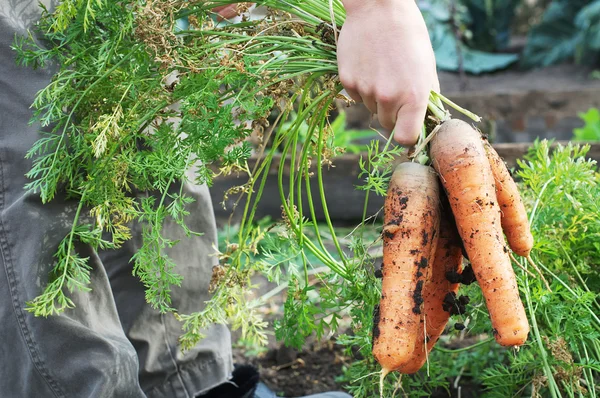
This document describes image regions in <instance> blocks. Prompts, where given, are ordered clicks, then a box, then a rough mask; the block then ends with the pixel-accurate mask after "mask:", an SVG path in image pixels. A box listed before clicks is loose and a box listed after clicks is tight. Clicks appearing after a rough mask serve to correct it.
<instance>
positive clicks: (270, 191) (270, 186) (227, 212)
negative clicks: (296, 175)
mask: <svg viewBox="0 0 600 398" xmlns="http://www.w3.org/2000/svg"><path fill="white" fill-rule="evenodd" d="M590 145H591V149H590V152H589V153H588V156H589V157H590V158H591V159H594V160H596V161H600V143H591V144H590ZM529 146H530V143H500V144H495V145H494V147H495V148H496V150H497V151H498V153H499V154H500V156H501V157H502V158H503V159H504V160H505V161H506V163H507V164H508V165H509V166H510V167H515V166H516V165H517V159H522V158H523V156H524V155H525V154H526V153H527V150H528V148H529ZM360 157H361V155H343V156H340V157H337V158H335V159H334V161H333V167H331V168H329V169H328V170H327V169H326V170H325V171H324V172H323V180H324V186H325V188H326V192H327V201H328V202H329V203H336V204H338V205H336V206H331V207H330V208H329V215H330V217H331V219H332V220H333V221H334V222H336V223H340V224H352V223H358V222H360V220H361V219H362V215H363V211H364V208H363V205H364V195H365V193H364V191H360V190H357V189H356V188H355V186H356V185H358V184H360V179H359V173H360V168H359V160H360ZM398 161H402V159H399V160H398ZM254 163H255V159H251V160H250V168H251V169H252V167H253V165H254ZM288 167H289V166H288ZM278 168H279V161H278V159H274V161H273V162H272V164H271V170H270V171H269V178H268V179H267V181H266V184H265V189H264V192H263V196H262V199H261V202H260V205H259V207H258V209H257V211H256V219H261V218H263V217H271V218H274V219H278V218H279V217H280V216H281V199H280V196H279V188H278V186H277V172H278ZM288 175H289V174H288V171H287V170H285V171H284V179H285V178H286V177H287V176H288ZM246 180H247V176H244V175H240V176H235V175H230V176H227V177H219V178H217V179H215V181H214V185H213V187H212V188H211V193H212V200H213V206H214V209H215V215H216V217H217V220H218V221H219V223H225V222H228V221H234V222H235V220H237V218H238V217H240V216H241V212H239V211H238V212H234V213H233V214H232V211H231V210H232V209H233V208H234V204H235V202H236V201H237V200H238V196H237V195H232V196H230V197H229V198H228V199H227V200H226V201H225V202H224V203H223V197H224V194H225V192H226V191H227V190H228V189H230V188H231V187H234V186H236V185H241V184H243V183H245V182H246ZM285 185H286V183H284V186H285ZM316 189H317V187H316V181H315V186H314V187H313V192H316ZM243 203H244V202H243V200H242V201H240V203H238V207H240V208H242V206H243ZM304 204H305V206H306V202H305V203H304ZM382 206H383V198H382V197H377V196H375V195H371V198H370V199H369V203H368V207H367V214H375V213H377V212H378V211H379V210H380V209H381V207H382ZM316 213H317V214H316V215H317V218H318V219H320V220H322V219H323V214H322V212H320V208H319V206H317V208H316ZM230 217H231V218H230Z"/></svg>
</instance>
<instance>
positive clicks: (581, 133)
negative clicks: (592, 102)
mask: <svg viewBox="0 0 600 398" xmlns="http://www.w3.org/2000/svg"><path fill="white" fill-rule="evenodd" d="M579 117H580V118H581V119H582V120H583V122H584V123H585V125H584V126H583V127H581V128H576V129H575V130H573V138H574V139H575V140H576V141H600V111H599V110H598V108H590V109H589V110H588V111H587V112H583V113H580V114H579Z"/></svg>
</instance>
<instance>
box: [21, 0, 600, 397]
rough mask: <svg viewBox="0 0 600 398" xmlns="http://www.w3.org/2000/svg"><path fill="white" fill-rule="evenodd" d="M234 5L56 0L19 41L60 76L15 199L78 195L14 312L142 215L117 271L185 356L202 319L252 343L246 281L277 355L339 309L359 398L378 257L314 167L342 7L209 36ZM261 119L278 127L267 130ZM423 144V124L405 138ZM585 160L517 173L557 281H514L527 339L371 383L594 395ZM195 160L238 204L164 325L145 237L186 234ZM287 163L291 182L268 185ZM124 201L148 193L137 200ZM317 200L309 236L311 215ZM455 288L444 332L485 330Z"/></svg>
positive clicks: (380, 156)
mask: <svg viewBox="0 0 600 398" xmlns="http://www.w3.org/2000/svg"><path fill="white" fill-rule="evenodd" d="M232 2H233V1H231V0H228V1H215V2H205V1H203V2H198V3H195V2H187V1H183V0H181V1H179V0H154V1H147V0H145V1H139V2H138V1H134V0H132V1H130V2H125V3H124V2H108V1H105V2H103V1H98V2H88V3H85V4H83V3H81V2H79V1H75V0H73V1H70V0H68V1H66V2H64V3H63V4H67V5H66V6H63V7H61V8H59V9H57V11H56V12H55V13H54V14H49V13H46V14H45V16H44V18H43V19H42V22H41V25H40V31H41V32H45V39H46V40H47V41H48V42H49V43H50V44H51V45H52V47H51V48H50V49H45V48H43V47H40V46H39V44H38V42H36V41H34V40H33V39H32V38H30V39H18V40H17V42H16V44H15V48H16V49H17V51H18V54H19V59H20V61H21V62H22V63H23V64H26V65H31V66H39V65H43V64H45V63H48V62H57V63H59V64H60V65H61V69H60V71H59V72H58V74H57V75H56V76H55V77H54V79H53V81H52V83H51V84H50V85H49V86H48V87H46V88H45V89H44V90H42V91H41V92H40V93H39V95H38V97H37V98H36V101H35V103H34V109H35V110H36V115H35V117H36V120H39V121H40V122H41V123H42V124H44V125H53V126H54V129H53V130H52V132H51V133H50V134H48V135H47V136H45V137H44V138H42V139H41V140H40V141H39V142H38V143H37V144H36V145H35V147H34V148H32V150H31V152H30V156H31V157H34V158H35V163H34V167H33V169H32V170H31V172H30V173H29V177H30V178H31V179H32V182H31V184H30V185H29V188H30V189H31V190H33V191H36V192H38V193H39V194H40V196H41V199H42V201H44V202H47V201H50V200H52V199H53V198H54V197H55V196H56V195H62V194H64V191H63V187H64V189H66V192H67V193H68V194H69V195H70V197H72V198H73V199H74V200H78V201H79V207H78V210H77V213H76V215H75V218H74V220H73V224H72V225H73V226H72V230H71V231H70V233H69V234H68V235H67V236H66V237H65V238H64V241H63V243H61V245H60V246H59V248H58V251H57V256H56V257H57V261H56V264H55V268H54V271H53V274H52V275H51V278H50V282H49V284H48V285H47V286H46V288H45V289H44V291H43V292H42V293H41V295H40V296H38V297H37V298H35V299H34V300H33V301H32V302H30V303H29V304H28V309H29V310H30V311H32V312H34V313H35V314H36V315H43V316H47V315H52V314H56V313H58V312H60V311H63V310H64V309H65V308H68V307H70V306H72V305H73V303H72V302H70V301H69V299H68V291H69V290H72V289H88V288H90V286H89V276H88V273H89V270H88V268H87V262H86V259H82V258H79V257H77V256H76V254H75V253H74V250H73V242H75V241H76V240H79V241H82V242H85V243H87V244H89V245H91V246H92V247H94V248H97V249H111V248H115V247H118V246H119V245H121V244H122V243H123V242H124V241H125V240H127V239H128V238H129V237H130V236H129V235H130V233H129V229H128V224H129V223H130V222H132V221H135V222H141V223H143V224H144V226H145V228H144V233H143V245H142V248H141V249H140V250H139V252H138V253H137V254H136V256H135V257H134V260H135V264H134V268H133V272H134V273H135V274H136V275H137V276H138V277H139V278H140V280H141V282H142V283H144V285H145V286H146V290H147V300H148V302H149V303H150V304H151V305H153V306H154V307H155V308H158V309H159V310H161V311H163V312H167V313H173V315H174V316H176V317H178V319H180V320H181V321H182V327H183V332H184V333H183V335H182V337H181V348H182V349H186V348H189V347H190V346H192V345H194V344H195V343H196V342H197V341H198V340H199V339H200V338H202V330H203V329H204V328H205V327H206V326H208V325H210V324H212V323H215V322H217V323H226V322H229V323H230V324H231V325H232V327H234V328H240V329H241V330H242V335H243V336H242V338H243V341H244V343H245V344H263V343H265V341H266V335H265V331H264V328H265V323H264V321H263V319H262V315H261V313H260V311H259V309H260V306H261V305H262V304H263V301H262V300H260V299H253V298H250V297H249V295H248V291H249V290H250V289H251V286H252V281H251V276H252V274H253V273H255V272H261V273H263V274H265V275H266V276H267V277H268V278H269V280H271V281H275V282H278V283H279V282H285V283H286V286H287V296H286V297H287V298H286V302H285V313H284V315H283V317H282V319H281V320H279V322H278V323H277V325H276V334H277V336H278V338H280V339H282V340H284V341H286V342H287V343H289V344H292V345H295V346H301V345H302V344H303V342H304V339H305V338H306V337H307V336H308V335H312V334H314V335H317V336H323V335H325V334H326V333H330V332H331V333H336V332H338V331H339V330H338V329H339V327H340V319H341V317H343V316H350V318H351V329H352V332H351V333H348V334H343V335H341V336H340V337H339V342H340V344H344V345H345V346H346V347H347V349H348V351H349V352H350V351H351V350H352V348H354V349H355V350H357V351H358V352H359V354H360V356H359V357H358V358H357V361H356V362H355V363H354V364H353V365H352V366H350V367H349V368H348V369H347V372H346V377H347V380H348V382H349V389H350V390H351V391H352V392H353V393H355V395H356V396H357V397H361V396H362V397H367V396H373V395H374V391H375V390H374V389H375V388H377V387H375V386H376V385H377V383H374V382H373V379H374V378H378V377H379V375H378V374H377V373H378V372H377V371H378V366H377V365H376V363H375V361H374V360H373V358H372V356H371V336H372V333H371V330H372V316H373V308H374V305H375V304H376V303H378V302H379V299H380V297H381V292H380V282H379V281H378V279H377V278H376V277H375V275H374V267H373V263H374V261H375V259H376V258H377V255H376V253H375V252H374V250H373V249H376V248H377V246H378V245H381V241H380V239H379V236H378V234H373V233H372V229H373V227H372V226H371V225H372V224H374V223H375V220H376V217H374V215H369V214H366V210H365V214H364V217H363V222H362V223H361V224H360V225H359V226H358V227H357V228H356V229H354V230H353V231H352V232H351V233H350V234H349V235H347V236H340V235H339V234H338V233H337V231H336V229H335V228H334V226H333V223H332V220H331V218H330V217H329V212H328V206H330V205H331V204H329V203H328V202H327V194H326V187H325V186H324V183H323V175H324V173H325V172H326V171H325V170H326V169H327V167H329V166H330V165H331V164H332V162H333V160H332V159H333V158H334V157H335V155H336V154H338V153H339V152H340V149H339V148H337V147H336V146H335V145H336V141H335V139H334V134H335V128H334V127H335V126H332V124H331V123H330V122H329V119H328V114H329V112H330V111H331V109H332V104H333V101H334V100H335V98H336V97H337V96H338V93H339V91H340V89H341V86H340V84H339V81H338V80H337V75H336V73H337V66H336V61H335V59H336V57H335V35H336V30H335V29H336V28H339V27H340V26H341V25H342V24H343V20H344V11H343V8H342V5H341V3H340V2H339V1H337V0H336V1H333V3H332V7H333V8H332V10H333V14H334V18H333V20H332V17H331V13H330V11H331V10H330V8H329V7H330V3H329V2H325V1H320V0H290V1H286V2H280V1H275V0H264V1H260V2H259V3H260V4H263V5H266V6H269V7H271V8H270V11H269V14H268V16H267V17H266V18H265V19H264V20H259V21H243V22H240V23H238V24H231V25H227V26H220V27H217V26H215V25H214V23H213V19H212V15H211V11H210V10H211V9H212V7H214V6H218V5H224V4H228V3H232ZM282 17H285V19H282ZM186 18H187V20H188V23H189V26H188V28H186V29H185V30H182V29H181V28H177V25H176V21H178V20H181V19H186ZM169 82H170V83H169ZM445 106H448V107H452V108H455V109H457V110H458V111H460V112H463V113H465V114H467V115H470V116H471V117H472V118H474V119H477V117H476V116H475V115H472V114H470V113H469V112H468V111H466V110H463V109H461V108H460V107H458V106H457V105H455V104H453V103H452V102H451V101H449V100H448V99H446V98H444V97H443V96H441V95H438V94H436V93H432V94H431V97H430V102H429V111H430V112H431V115H432V119H428V122H431V123H433V124H435V123H437V122H439V121H440V120H443V119H445V118H446V117H447V116H448V111H447V110H446V109H445V108H444V107H445ZM274 110H276V111H277V114H278V116H277V120H275V121H274V122H273V124H272V125H270V126H269V122H268V117H269V115H271V114H272V113H273V111H274ZM174 120H177V122H174ZM287 122H291V123H288V124H286V123H287ZM252 130H255V132H256V133H257V134H258V135H260V134H264V135H265V137H263V138H264V142H272V143H273V145H272V146H271V147H269V148H267V147H265V146H263V147H260V148H259V149H258V151H257V152H258V154H259V155H260V156H261V161H260V162H258V163H257V165H256V166H255V167H253V168H250V167H249V166H248V164H247V162H246V160H247V158H248V156H249V155H250V149H249V145H248V144H247V143H246V140H245V139H246V137H248V135H249V134H250V133H251V131H252ZM424 135H425V129H424V131H423V135H422V137H421V141H420V144H422V143H423V140H424ZM269 138H272V141H270V140H269ZM338 142H339V141H338ZM275 153H279V154H280V155H281V156H280V158H279V160H278V162H279V163H278V164H277V166H278V167H277V168H276V170H277V179H278V186H279V194H280V199H281V203H282V221H281V222H278V223H277V224H276V225H272V224H270V225H267V224H260V223H255V222H254V221H255V220H254V216H255V212H256V209H257V206H258V204H259V202H260V198H261V195H262V193H263V190H264V186H265V182H266V178H267V176H268V174H269V171H270V170H272V168H271V165H272V164H273V161H276V160H275V159H277V158H276V157H275V156H274V155H275ZM400 153H401V148H399V147H395V146H393V145H392V144H391V138H390V139H389V140H388V141H387V142H386V143H382V142H380V141H373V142H372V143H371V144H370V145H369V147H368V153H367V155H366V156H365V157H364V158H363V159H362V160H361V161H360V163H359V167H360V171H361V173H360V178H361V184H362V185H360V186H359V188H361V189H363V190H364V191H365V209H367V206H366V204H367V202H368V200H369V196H370V195H371V194H380V195H381V194H384V193H385V187H386V186H387V182H388V179H389V176H390V172H391V170H392V162H393V160H394V159H395V158H396V157H397V156H398V155H400ZM584 156H585V149H581V148H578V147H573V146H570V147H568V148H566V149H565V148H562V149H560V148H559V150H557V151H556V152H555V153H554V154H553V156H550V152H549V145H548V143H545V142H542V143H537V144H536V147H535V149H534V151H532V152H531V153H530V155H529V157H528V159H527V163H522V165H521V167H522V169H523V171H522V173H521V177H522V178H523V181H524V184H525V187H526V189H525V198H526V199H527V201H528V203H529V204H530V209H531V219H532V226H533V229H534V233H535V236H536V238H537V240H538V243H537V247H536V249H537V252H538V254H537V255H536V256H535V260H536V261H538V262H539V263H540V264H541V265H542V267H543V268H544V269H545V270H546V272H547V273H548V274H549V275H552V276H553V278H554V279H553V284H552V287H553V290H554V293H549V292H547V291H545V290H544V289H543V287H542V285H541V284H540V282H539V281H537V280H529V279H528V277H527V275H526V274H520V275H519V278H520V287H521V289H522V290H523V294H524V297H525V298H526V302H527V307H528V311H529V316H530V317H531V320H532V326H533V331H534V332H533V336H532V341H531V343H530V345H528V346H526V347H524V348H523V349H522V350H521V351H520V352H519V353H507V352H506V351H504V350H501V349H499V348H498V347H497V346H496V345H494V344H492V343H491V339H483V340H480V341H477V342H475V343H474V344H472V345H471V346H468V347H463V348H444V347H439V348H438V349H436V351H435V352H434V354H433V355H432V357H431V361H430V363H429V366H428V373H426V372H427V370H425V371H422V372H420V373H418V374H417V375H416V376H414V377H405V378H403V379H402V380H400V379H399V378H398V377H397V376H395V377H396V378H395V379H394V378H392V377H390V378H388V379H387V380H386V384H385V387H384V388H385V393H386V395H388V393H389V395H391V393H392V391H394V390H396V389H397V388H404V389H405V391H408V393H409V394H410V395H412V396H423V395H429V394H430V393H432V392H433V391H434V390H435V389H437V388H448V377H459V376H460V375H468V376H469V377H472V378H473V379H474V380H477V382H481V383H484V384H485V385H486V386H487V387H488V388H489V391H490V394H494V393H497V392H499V391H509V392H514V395H517V393H520V392H522V391H525V390H526V389H527V388H530V389H531V388H535V389H536V390H535V391H534V392H536V391H542V393H546V391H548V392H549V393H550V394H551V395H552V396H561V395H565V396H569V395H575V394H576V393H579V392H581V393H582V394H583V390H582V388H585V389H586V390H587V391H588V392H590V394H591V396H594V395H593V394H596V390H595V381H596V380H597V377H598V361H599V355H598V354H599V353H600V348H599V347H598V330H599V328H600V326H599V325H598V317H597V315H596V314H595V310H596V309H597V306H598V304H597V293H596V292H597V291H598V290H599V289H598V280H599V278H598V266H597V262H598V258H599V257H600V256H599V255H598V250H599V246H598V243H597V242H598V233H599V231H600V227H599V226H598V218H597V217H595V218H594V217H593V215H594V214H598V210H600V209H598V203H597V202H596V199H597V197H598V194H599V192H598V176H597V173H596V172H595V171H594V167H595V165H594V164H593V163H591V162H586V161H585V160H584V159H583V157H584ZM192 166H196V167H197V170H198V171H197V173H196V176H195V181H196V182H198V183H207V184H210V183H211V182H212V180H213V178H214V176H215V174H216V173H222V174H227V173H231V172H234V171H236V172H242V173H245V174H247V175H248V182H247V183H246V184H244V185H242V186H240V187H237V188H236V189H235V190H234V191H236V192H238V193H241V194H242V195H244V196H245V199H246V200H245V205H244V206H243V208H241V209H239V210H241V212H242V221H241V223H240V225H239V226H238V227H237V228H236V229H235V230H232V233H235V235H236V238H235V240H233V239H232V240H231V241H230V242H227V244H225V245H224V246H222V249H221V251H220V252H219V253H218V255H219V260H220V264H219V266H217V267H215V269H214V270H213V278H212V280H211V291H212V292H213V297H212V298H211V300H210V301H208V302H207V303H205V305H204V306H203V307H202V306H201V305H200V304H199V309H198V311H197V312H195V313H192V314H180V313H178V312H177V309H176V308H172V306H171V302H170V295H169V292H170V289H171V287H172V286H173V285H177V284H178V283H179V281H180V277H179V276H178V275H177V268H176V265H175V264H174V263H173V262H172V260H170V259H169V258H168V257H167V256H166V255H165V254H164V249H165V248H167V247H172V246H174V245H175V244H176V242H173V241H171V240H169V239H168V238H167V237H165V236H163V235H162V233H161V228H162V225H163V224H164V222H165V220H167V219H169V218H171V219H172V220H174V221H176V222H177V223H178V224H179V225H181V228H183V230H184V231H185V232H186V233H189V234H192V233H194V232H193V231H190V230H189V229H188V228H187V227H186V225H185V218H186V217H185V216H186V214H187V212H188V211H189V210H188V209H189V206H190V204H191V199H190V198H188V197H186V196H185V195H183V194H182V191H181V182H182V181H185V180H186V178H187V177H186V176H187V172H188V171H189V169H190V168H192ZM215 169H216V170H217V171H215ZM286 169H287V170H289V179H284V170H286ZM315 181H316V183H317V184H316V185H317V187H318V189H317V190H316V191H315V192H313V191H311V189H313V188H312V187H313V186H314V185H313V184H311V182H315ZM133 190H144V191H150V192H151V193H152V194H151V195H149V196H148V197H147V198H145V199H139V198H136V197H135V196H133V195H132V194H131V192H132V191H133ZM304 193H306V195H304ZM231 194H233V191H232V192H231ZM304 196H306V198H307V201H306V202H307V203H306V205H303V197H304ZM317 206H320V207H321V208H322V211H323V214H324V216H325V220H324V224H318V223H317V222H316V216H315V213H316V209H317ZM87 208H90V209H92V210H91V215H92V216H93V217H92V218H91V219H92V220H93V222H92V223H88V222H86V221H84V220H85V219H87V217H83V215H84V213H85V212H86V210H85V209H87ZM325 237H327V244H326V241H325ZM524 266H526V265H524ZM323 267H324V268H323ZM317 271H318V272H317ZM575 271H576V272H575ZM571 272H574V275H575V276H574V277H573V274H571ZM313 277H316V278H318V279H317V281H316V282H315V281H314V280H313V279H311V278H313ZM469 292H471V293H469V294H472V299H473V301H472V304H471V306H472V308H473V311H472V312H471V315H470V317H469V318H468V319H461V320H462V321H463V323H467V320H468V321H469V322H468V323H469V330H470V331H472V333H474V334H480V333H483V332H488V333H489V332H491V327H490V325H489V323H488V322H489V321H486V319H487V317H486V316H485V306H484V305H483V300H482V299H481V295H480V293H479V292H478V288H477V287H476V286H473V287H470V288H469ZM263 300H264V298H263ZM558 337H563V338H564V339H565V342H566V343H563V342H562V341H560V340H559V338H558ZM565 346H566V347H567V348H565ZM444 350H445V351H444ZM565 352H568V353H570V355H571V357H569V356H568V355H566V354H565V355H563V354H564V353H565ZM505 358H507V359H506V360H504V359H505ZM569 358H571V359H572V360H570V359H569ZM450 359H452V361H451V360H450ZM484 369H486V370H485V374H484ZM424 372H425V373H424ZM498 375H509V378H508V379H506V377H498ZM559 375H560V376H559ZM539 377H542V378H539ZM581 379H583V380H584V381H585V384H584V383H583V382H582V381H581ZM397 381H398V382H400V383H401V384H400V383H399V384H398V385H396V384H395V383H396V382H397ZM400 386H403V387H400Z"/></svg>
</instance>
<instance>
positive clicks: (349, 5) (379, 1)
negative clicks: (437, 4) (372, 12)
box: [341, 0, 415, 13]
mask: <svg viewBox="0 0 600 398" xmlns="http://www.w3.org/2000/svg"><path fill="white" fill-rule="evenodd" d="M341 1H342V4H343V6H344V8H345V9H346V12H347V13H349V12H356V11H359V10H361V9H365V8H374V7H377V6H388V5H402V4H405V3H412V4H413V5H414V4H415V0H341Z"/></svg>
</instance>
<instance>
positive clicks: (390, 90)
mask: <svg viewBox="0 0 600 398" xmlns="http://www.w3.org/2000/svg"><path fill="white" fill-rule="evenodd" d="M343 3H344V7H345V8H346V21H345V23H344V26H343V27H342V30H341V33H340V36H339V40H338V47H337V58H338V66H339V73H340V80H341V82H342V85H343V86H344V88H345V89H346V91H347V92H348V95H350V97H352V99H354V100H355V101H356V102H364V104H365V106H366V107H367V108H368V109H369V110H370V111H371V112H372V113H376V114H377V117H378V119H379V123H380V124H381V125H382V126H383V127H384V128H386V129H390V130H392V129H394V139H395V140H396V141H397V142H398V143H399V144H401V145H414V144H415V143H416V141H417V139H418V136H419V134H420V132H421V127H422V125H423V121H424V119H425V112H426V110H427V103H428V100H429V91H430V90H435V91H438V92H439V81H438V77H437V72H436V68H435V56H434V54H433V49H432V47H431V42H430V40H429V34H428V33H427V27H426V26H425V21H424V20H423V16H422V15H421V11H420V10H419V8H418V7H417V5H416V3H415V1H414V0H370V1H364V0H343Z"/></svg>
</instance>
